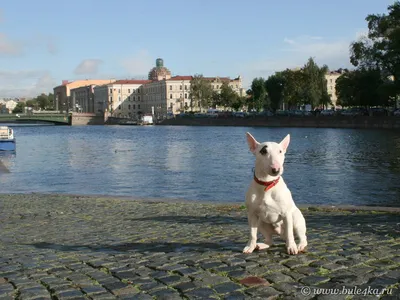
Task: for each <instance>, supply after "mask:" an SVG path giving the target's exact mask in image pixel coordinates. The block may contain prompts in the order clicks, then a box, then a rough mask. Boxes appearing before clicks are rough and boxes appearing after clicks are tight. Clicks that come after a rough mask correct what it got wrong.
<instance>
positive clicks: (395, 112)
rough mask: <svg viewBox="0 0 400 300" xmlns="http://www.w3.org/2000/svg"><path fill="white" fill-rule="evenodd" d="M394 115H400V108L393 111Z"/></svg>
mask: <svg viewBox="0 0 400 300" xmlns="http://www.w3.org/2000/svg"><path fill="white" fill-rule="evenodd" d="M393 116H396V117H400V109H396V110H395V111H394V112H393Z"/></svg>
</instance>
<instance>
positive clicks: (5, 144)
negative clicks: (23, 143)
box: [0, 126, 16, 151]
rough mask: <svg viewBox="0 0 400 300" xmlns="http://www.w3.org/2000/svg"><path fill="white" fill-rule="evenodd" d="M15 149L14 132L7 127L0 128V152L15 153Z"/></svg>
mask: <svg viewBox="0 0 400 300" xmlns="http://www.w3.org/2000/svg"><path fill="white" fill-rule="evenodd" d="M15 148H16V142H15V137H14V130H13V129H12V128H9V127H7V126H0V151H15Z"/></svg>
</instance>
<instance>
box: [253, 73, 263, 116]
mask: <svg viewBox="0 0 400 300" xmlns="http://www.w3.org/2000/svg"><path fill="white" fill-rule="evenodd" d="M251 90H252V96H253V101H252V104H253V108H254V109H255V110H257V111H260V110H261V108H262V107H263V106H265V102H266V96H267V91H266V89H265V80H264V78H261V77H259V78H254V79H253V82H252V83H251Z"/></svg>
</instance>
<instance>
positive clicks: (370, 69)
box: [336, 1, 400, 107]
mask: <svg viewBox="0 0 400 300" xmlns="http://www.w3.org/2000/svg"><path fill="white" fill-rule="evenodd" d="M387 9H388V13H387V14H370V15H368V16H367V17H366V18H365V20H366V21H367V23H368V34H367V35H366V36H363V37H361V38H360V39H359V40H358V41H355V42H353V43H352V44H351V45H350V62H351V63H352V65H353V66H354V67H355V70H353V71H351V72H349V73H346V74H343V75H342V76H340V77H339V78H338V79H337V81H336V91H337V95H338V103H339V104H341V105H343V106H367V107H368V106H393V105H395V101H396V99H397V97H398V95H399V94H400V2H399V1H395V2H394V4H393V5H389V6H388V8H387Z"/></svg>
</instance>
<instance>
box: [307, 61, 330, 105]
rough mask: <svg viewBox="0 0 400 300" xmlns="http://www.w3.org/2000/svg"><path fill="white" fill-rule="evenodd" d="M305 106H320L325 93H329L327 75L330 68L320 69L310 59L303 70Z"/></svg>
mask: <svg viewBox="0 0 400 300" xmlns="http://www.w3.org/2000/svg"><path fill="white" fill-rule="evenodd" d="M301 71H302V72H303V75H304V77H303V80H304V83H303V84H304V85H303V104H311V105H312V106H313V107H316V106H319V105H320V104H321V100H322V98H323V95H324V92H325V91H327V82H326V78H325V74H326V73H327V72H328V71H329V69H328V66H326V65H324V66H322V67H319V66H318V65H317V64H316V63H315V61H314V59H313V58H311V57H310V58H309V59H308V61H307V63H306V64H305V65H304V67H303V69H302V70H301Z"/></svg>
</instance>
